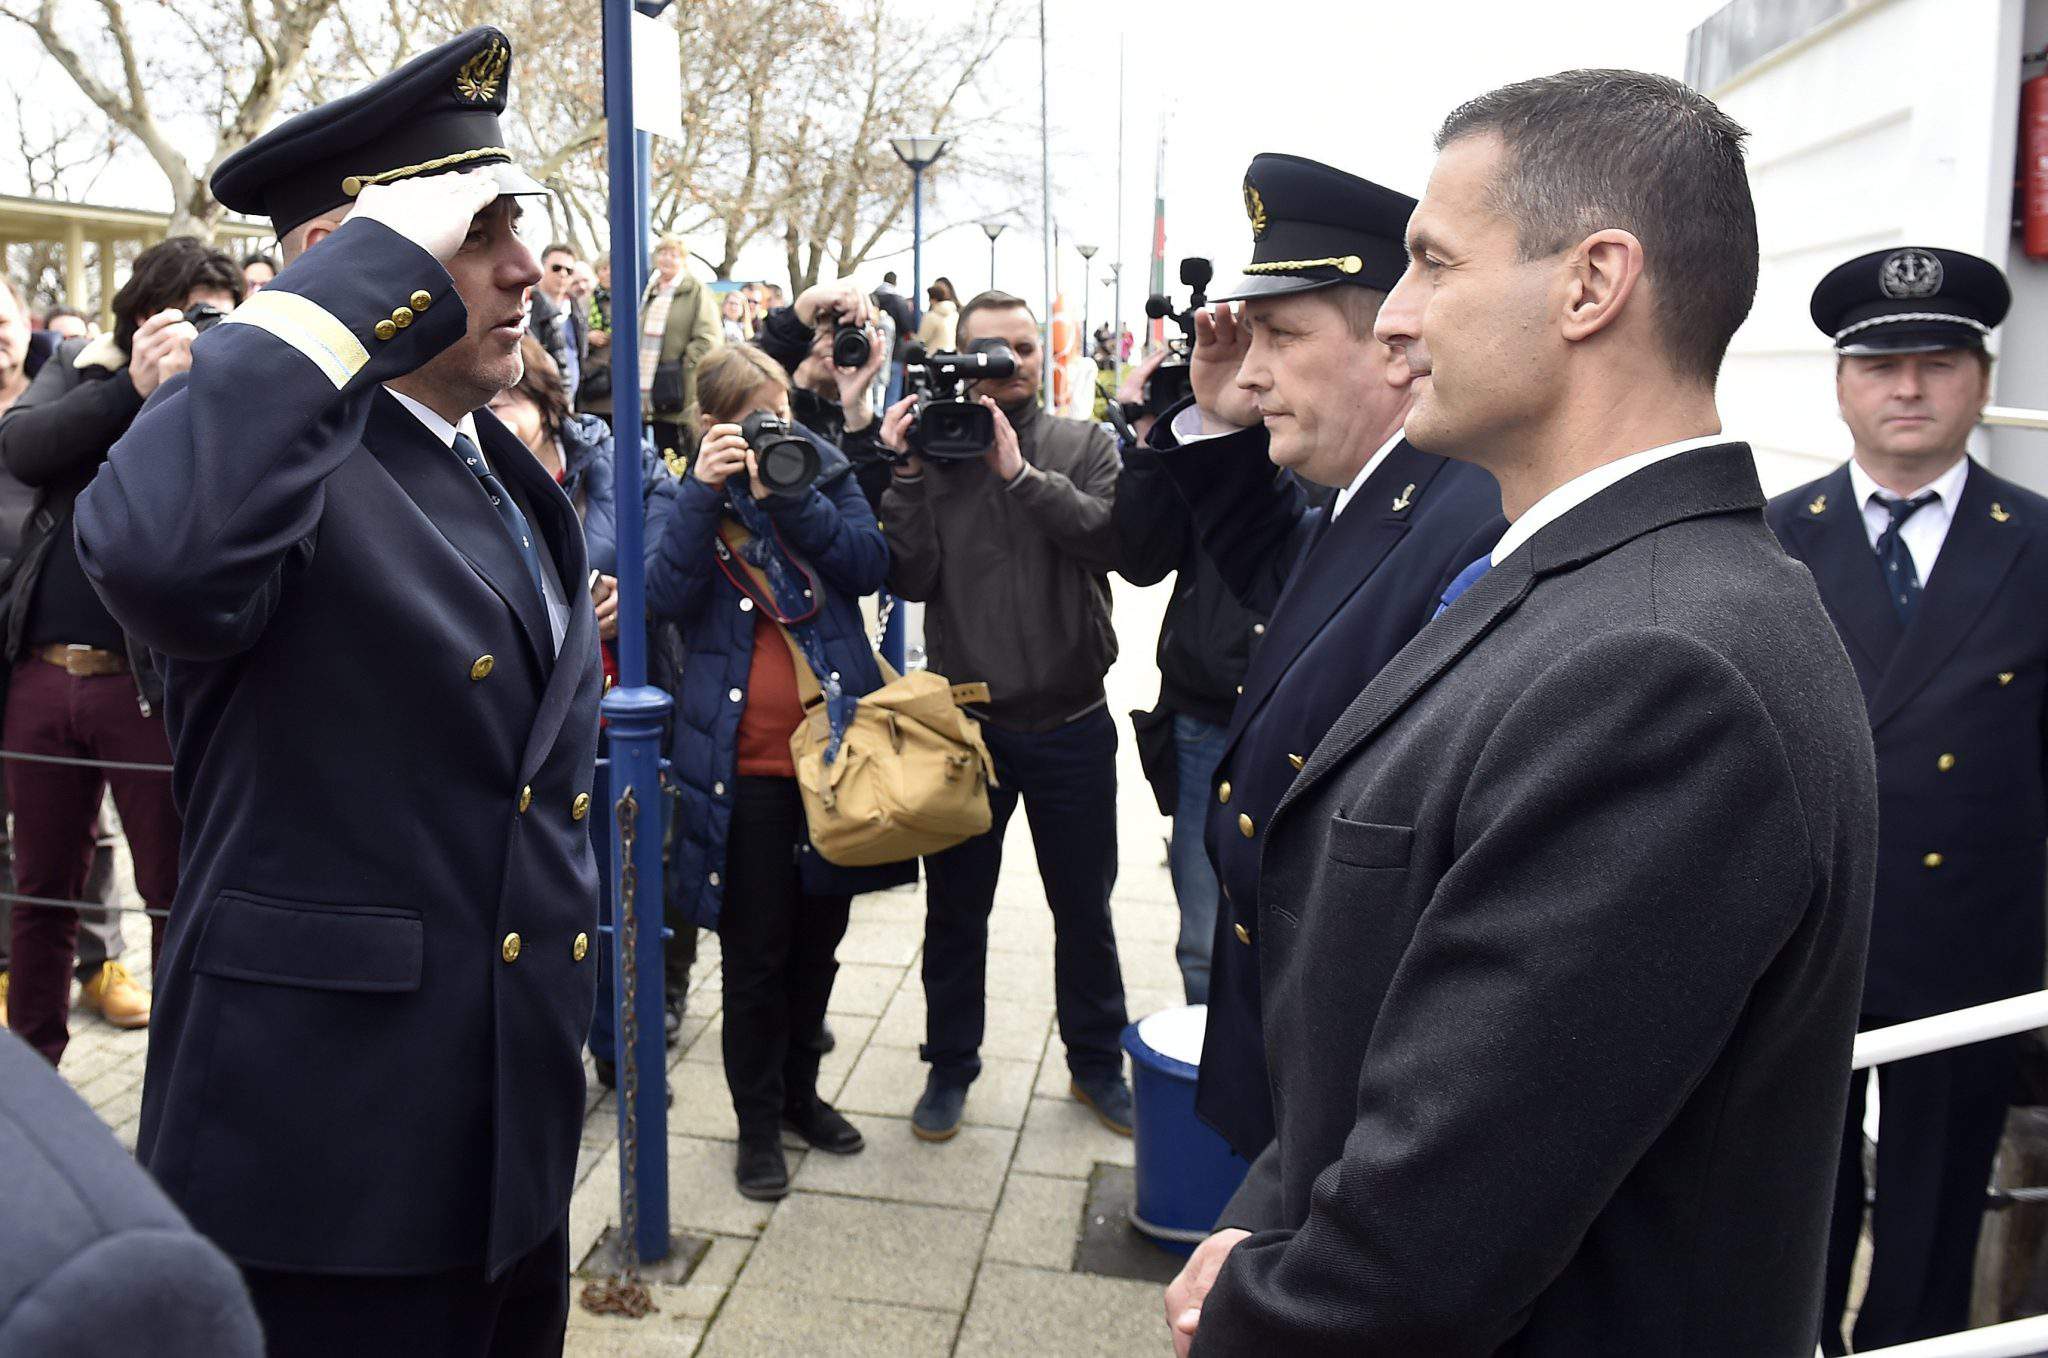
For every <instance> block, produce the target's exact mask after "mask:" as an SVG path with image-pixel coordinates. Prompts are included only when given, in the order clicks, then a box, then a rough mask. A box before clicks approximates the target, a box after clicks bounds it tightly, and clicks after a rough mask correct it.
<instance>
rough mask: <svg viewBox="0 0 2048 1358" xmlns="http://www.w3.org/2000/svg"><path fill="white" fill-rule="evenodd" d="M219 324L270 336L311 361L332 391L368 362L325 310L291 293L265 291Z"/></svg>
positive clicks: (351, 336)
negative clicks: (332, 388)
mask: <svg viewBox="0 0 2048 1358" xmlns="http://www.w3.org/2000/svg"><path fill="white" fill-rule="evenodd" d="M223 324H227V325H253V326H255V327H256V328H257V329H258V330H266V331H268V332H270V333H271V334H272V335H275V336H276V337H277V338H278V339H281V340H283V341H284V342H285V343H286V344H289V345H290V346H291V347H292V348H294V349H296V350H298V351H299V352H300V353H302V354H304V355H305V356H306V357H307V358H309V359H311V360H312V362H313V366H315V367H317V368H318V369H320V371H321V372H322V373H323V374H325V375H326V378H327V380H328V381H330V382H332V383H334V389H335V390H336V391H339V390H341V389H342V388H343V387H345V386H347V385H348V384H349V379H350V378H352V377H354V376H355V375H356V374H357V373H359V372H361V371H362V370H363V366H364V365H365V364H367V363H368V362H369V361H370V351H369V350H367V349H365V348H364V347H363V342H362V341H361V340H359V339H357V338H356V337H355V334H354V332H352V331H351V330H350V329H349V328H348V327H347V326H345V325H343V324H342V323H341V322H340V321H339V320H337V319H336V318H335V316H334V314H333V313H332V312H330V311H328V310H327V308H325V307H323V306H321V305H320V304H319V303H318V302H315V301H312V300H310V299H308V298H305V297H301V296H299V295H298V294H297V293H295V292H283V291H279V290H275V289H271V288H265V289H264V290H263V291H261V292H259V293H257V294H256V295H255V296H254V297H251V298H250V299H249V300H248V301H246V302H244V303H242V304H241V305H240V306H238V307H236V308H235V309H234V310H233V311H232V312H230V313H228V318H227V320H226V321H225V322H223Z"/></svg>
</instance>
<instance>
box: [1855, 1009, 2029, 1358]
mask: <svg viewBox="0 0 2048 1358" xmlns="http://www.w3.org/2000/svg"><path fill="white" fill-rule="evenodd" d="M1894 1022H1897V1020H1895V1019H1880V1018H1874V1017H1869V1016H1866V1017H1865V1018H1864V1020H1863V1027H1864V1028H1866V1029H1868V1028H1882V1027H1885V1026H1887V1025H1889V1024H1891V1023H1894ZM2018 1069H2019V1052H2018V1048H2017V1047H2016V1046H2015V1045H2014V1043H2013V1042H2012V1041H2011V1040H1999V1041H1994V1042H1978V1043H1973V1044H1972V1045H1970V1046H1967V1047H1957V1048H1955V1049H1953V1050H1951V1051H1946V1052H1936V1053H1934V1054H1933V1055H1931V1056H1919V1057H1915V1058H1913V1059H1912V1060H1910V1061H1899V1062H1894V1063H1893V1064H1891V1065H1887V1066H1880V1067H1879V1068H1878V1074H1877V1079H1878V1093H1879V1095H1880V1108H1881V1111H1880V1114H1879V1118H1880V1121H1879V1126H1878V1136H1877V1201H1876V1205H1875V1208H1874V1210H1873V1212H1872V1215H1871V1232H1870V1234H1871V1246H1872V1252H1871V1261H1870V1285H1869V1288H1868V1289H1867V1290H1866V1292H1865V1293H1864V1297H1863V1306H1862V1309H1861V1310H1860V1311H1859V1312H1858V1313H1857V1317H1856V1334H1855V1339H1856V1348H1857V1349H1858V1350H1859V1351H1861V1350H1867V1349H1876V1348H1884V1347H1887V1346H1889V1345H1893V1344H1904V1343H1908V1342H1910V1341H1912V1340H1915V1339H1926V1338H1930V1337H1931V1336H1934V1335H1938V1334H1948V1333H1950V1332H1952V1331H1955V1330H1963V1329H1968V1328H1969V1325H1970V1282H1971V1277H1972V1274H1973V1272H1974V1270H1975V1267H1976V1260H1977V1232H1978V1229H1979V1227H1981V1226H1982V1225H1983V1222H1984V1196H1985V1195H1984V1190H1985V1186H1986V1185H1987V1184H1989V1183H1990V1181H1991V1161H1992V1159H1993V1158H1994V1157H1995V1156H1996V1155H1997V1153H1998V1142H1999V1138H2000V1137H2001V1136H2002V1135H2003V1134H2004V1130H2005V1110H2006V1106H2007V1105H2008V1104H2009V1103H2010V1102H2011V1097H2012V1092H2013V1084H2014V1080H2015V1078H2016V1076H2017V1072H2018ZM1863 1104H1864V1078H1863V1073H1862V1072H1861V1071H1859V1072H1857V1074H1856V1076H1855V1079H1854V1082H1853V1083H1852V1084H1851V1085H1850V1088H1849V1114H1848V1121H1847V1125H1846V1127H1845V1128H1844V1132H1843V1138H1842V1159H1841V1163H1840V1167H1839V1169H1838V1171H1837V1173H1836V1176H1835V1211H1834V1219H1833V1222H1832V1224H1831V1226H1830V1228H1829V1232H1828V1267H1827V1284H1826V1290H1825V1292H1824V1293H1823V1299H1822V1306H1823V1307H1824V1308H1825V1309H1824V1311H1823V1313H1822V1321H1821V1347H1822V1350H1823V1351H1824V1352H1826V1353H1830V1354H1839V1353H1843V1352H1845V1349H1844V1347H1843V1344H1842V1335H1841V1321H1842V1312H1843V1310H1844V1309H1845V1308H1846V1307H1847V1305H1848V1299H1849V1274H1850V1269H1851V1267H1852V1265H1853V1263H1854V1261H1855V1258H1856V1241H1857V1236H1858V1233H1859V1232H1860V1230H1861V1227H1862V1224H1863V1198H1864V1183H1863Z"/></svg>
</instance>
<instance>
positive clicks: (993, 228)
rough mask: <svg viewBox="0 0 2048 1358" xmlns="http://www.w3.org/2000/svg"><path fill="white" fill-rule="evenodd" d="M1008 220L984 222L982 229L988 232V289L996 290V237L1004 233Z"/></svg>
mask: <svg viewBox="0 0 2048 1358" xmlns="http://www.w3.org/2000/svg"><path fill="white" fill-rule="evenodd" d="M1008 225H1009V223H1008V222H983V223H982V224H981V229H982V230H983V231H985V232H987V233H988V290H989V291H990V292H994V291H995V290H996V237H997V236H1000V235H1002V234H1003V228H1004V227H1006V226H1008Z"/></svg>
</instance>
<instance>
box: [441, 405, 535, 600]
mask: <svg viewBox="0 0 2048 1358" xmlns="http://www.w3.org/2000/svg"><path fill="white" fill-rule="evenodd" d="M455 455H456V456H457V457H459V458H461V459H462V464H463V465H464V466H465V467H468V468H469V470H470V471H471V473H473V474H474V475H475V477H476V481H477V484H478V485H480V486H482V487H483V488H484V494H486V495H488V496H490V498H491V508H492V509H495V510H497V511H498V518H499V520H500V521H502V522H503V523H504V525H505V531H506V532H507V533H510V534H511V535H512V545H513V546H514V547H517V548H518V549H519V555H520V556H521V557H523V558H524V559H525V561H526V573H527V574H528V575H531V576H532V577H533V588H534V592H535V593H536V594H539V595H540V597H541V598H542V599H543V600H545V599H546V598H547V597H548V592H547V589H546V588H545V587H544V586H543V585H542V584H541V582H540V553H539V552H538V551H536V550H535V549H534V546H533V529H532V528H531V527H530V526H528V524H527V522H526V516H525V515H524V514H522V513H520V512H519V506H518V505H516V504H514V503H512V496H511V495H510V494H509V493H508V492H507V491H506V489H505V483H504V482H502V481H500V480H499V479H498V478H497V477H496V476H495V475H494V474H493V473H492V471H491V468H490V464H489V463H487V462H485V461H484V455H483V454H482V453H481V452H479V451H477V446H476V445H475V444H474V443H471V442H470V441H469V436H468V435H467V434H462V433H457V434H456V435H455Z"/></svg>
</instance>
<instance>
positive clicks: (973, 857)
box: [919, 708, 1128, 1085]
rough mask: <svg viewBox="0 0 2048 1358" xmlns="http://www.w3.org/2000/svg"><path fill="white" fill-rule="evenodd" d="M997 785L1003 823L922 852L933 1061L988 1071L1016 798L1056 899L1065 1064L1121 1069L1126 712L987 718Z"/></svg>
mask: <svg viewBox="0 0 2048 1358" xmlns="http://www.w3.org/2000/svg"><path fill="white" fill-rule="evenodd" d="M982 736H983V737H984V738H985V739H986V740H987V741H988V748H989V753H990V754H992V755H993V756H995V763H996V778H997V780H998V783H999V785H998V786H996V787H992V788H990V789H989V793H988V801H989V811H990V813H991V814H992V816H993V823H992V824H991V825H990V826H989V829H988V833H986V834H983V835H977V836H976V837H975V838H973V839H970V840H968V841H967V842H966V843H965V844H961V845H959V846H958V847H956V848H951V849H948V850H946V851H945V852H944V853H941V854H934V855H932V856H931V857H930V858H927V859H925V860H924V866H925V874H926V880H927V882H928V884H929V885H928V887H927V890H926V893H925V924H924V998H925V1042H924V1046H923V1047H922V1048H920V1049H919V1054H920V1055H921V1056H923V1057H924V1059H925V1060H926V1061H928V1062H930V1063H931V1067H932V1073H933V1074H934V1075H936V1076H938V1077H939V1078H940V1079H941V1080H944V1081H946V1082H948V1083H954V1084H963V1085H964V1084H969V1083H972V1082H973V1080H974V1078H975V1077H976V1076H977V1075H979V1074H981V1055H980V1052H981V1038H982V1032H983V1030H984V1027H985V1025H986V1022H987V1017H988V1000H987V991H986V986H987V976H988V915H989V911H990V910H991V909H993V908H994V907H995V900H996V878H997V876H998V875H999V874H1000V873H1001V871H1002V862H1003V832H1004V831H1005V830H1006V829H1007V828H1008V826H1009V823H1010V814H1011V812H1013V811H1015V810H1016V809H1017V800H1018V798H1019V797H1020V796H1021V797H1022V798H1023V801H1024V814H1025V816H1026V817H1027V818H1028V819H1029V820H1030V822H1031V847H1032V849H1033V851H1034V852H1035V853H1036V854H1037V856H1038V874H1039V877H1040V878H1041V879H1042V880H1043V881H1044V883H1045V900H1046V904H1047V905H1049V906H1051V907H1052V924H1053V997H1054V1003H1055V1005H1056V1006H1057V1009H1058V1013H1059V1024H1060V1039H1061V1040H1062V1041H1063V1042H1065V1043H1066V1047H1067V1069H1068V1070H1070V1071H1071V1072H1072V1073H1073V1074H1074V1075H1075V1076H1076V1077H1077V1078H1080V1079H1092V1078H1099V1077H1104V1076H1110V1075H1120V1074H1121V1073H1122V1072H1123V1053H1122V1051H1121V1050H1120V1049H1119V1048H1118V1046H1117V1041H1118V1039H1119V1038H1120V1037H1121V1036H1122V1034H1123V1030H1124V1025H1125V1023H1126V1022H1127V1021H1128V1019H1127V1018H1126V1016H1125V1013H1124V981H1123V972H1122V970H1121V968H1120V967H1119V966H1118V964H1117V955H1116V933H1115V930H1114V929H1113V928H1112V927H1111V925H1110V918H1109V893H1110V888H1112V887H1113V886H1115V885H1116V722H1115V721H1114V720H1113V719H1112V718H1111V717H1110V715H1109V712H1108V710H1107V709H1106V708H1097V709H1096V710H1095V711H1093V712H1091V713H1089V714H1088V715H1087V716H1085V717H1080V718H1077V719H1076V720H1074V721H1071V722H1068V723H1067V724H1066V725H1065V726H1062V727H1059V728H1058V729H1056V730H1052V731H1043V732H1039V733H1036V734H1023V733H1019V732H1015V731H1004V730H1000V729H998V728H996V727H994V726H991V725H987V724H984V725H983V727H982Z"/></svg>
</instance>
